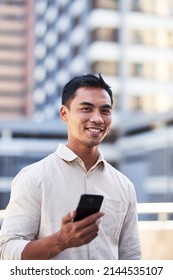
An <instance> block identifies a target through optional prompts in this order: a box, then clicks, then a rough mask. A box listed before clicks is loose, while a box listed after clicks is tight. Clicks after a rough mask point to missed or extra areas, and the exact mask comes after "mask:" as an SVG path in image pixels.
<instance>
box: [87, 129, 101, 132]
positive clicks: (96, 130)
mask: <svg viewBox="0 0 173 280" xmlns="http://www.w3.org/2000/svg"><path fill="white" fill-rule="evenodd" d="M88 130H90V131H93V132H100V131H101V129H96V128H89V129H88Z"/></svg>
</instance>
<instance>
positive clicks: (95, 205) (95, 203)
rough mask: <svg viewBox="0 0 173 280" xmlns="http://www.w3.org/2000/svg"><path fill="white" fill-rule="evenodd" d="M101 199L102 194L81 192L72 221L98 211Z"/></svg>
mask: <svg viewBox="0 0 173 280" xmlns="http://www.w3.org/2000/svg"><path fill="white" fill-rule="evenodd" d="M102 201H103V196H102V195H96V194H83V195H81V198H80V201H79V204H78V206H77V209H76V217H75V218H74V220H73V221H74V222H76V221H79V220H82V219H84V218H86V217H87V216H89V215H92V214H94V213H96V212H99V210H100V207H101V204H102Z"/></svg>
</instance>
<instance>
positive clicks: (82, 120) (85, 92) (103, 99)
mask: <svg viewBox="0 0 173 280" xmlns="http://www.w3.org/2000/svg"><path fill="white" fill-rule="evenodd" d="M60 116H61V119H62V120H63V121H65V122H66V123H67V126H68V146H69V147H71V148H73V149H74V148H75V149H78V148H79V147H80V145H85V146H87V147H93V146H97V145H98V144H99V143H100V142H101V141H102V140H103V138H104V137H105V136H106V134H107V133H108V132H109V130H110V125H111V120H112V105H111V99H110V96H109V94H108V93H107V92H106V91H105V90H104V89H102V88H93V87H81V88H79V89H78V90H77V91H76V95H75V97H74V98H73V99H72V100H71V102H70V105H69V108H67V107H66V106H62V108H61V110H60Z"/></svg>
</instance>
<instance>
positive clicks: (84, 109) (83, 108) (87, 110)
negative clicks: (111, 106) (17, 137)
mask: <svg viewBox="0 0 173 280" xmlns="http://www.w3.org/2000/svg"><path fill="white" fill-rule="evenodd" d="M81 109H82V111H84V112H90V111H91V108H90V107H82V108H81Z"/></svg>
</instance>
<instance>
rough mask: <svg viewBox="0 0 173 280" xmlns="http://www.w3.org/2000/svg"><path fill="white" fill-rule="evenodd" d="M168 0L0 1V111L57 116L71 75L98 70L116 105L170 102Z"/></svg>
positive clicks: (135, 108) (146, 106)
mask: <svg viewBox="0 0 173 280" xmlns="http://www.w3.org/2000/svg"><path fill="white" fill-rule="evenodd" d="M172 15H173V1H172V0H121V1H120V0H83V1H80V0H74V1H70V0H44V1H42V0H31V1H27V0H16V1H8V0H7V1H1V3H0V25H1V28H0V119H2V118H3V119H5V118H11V119H13V118H20V117H33V118H34V119H35V120H37V121H43V120H45V119H48V120H52V119H54V118H57V116H58V110H57V106H58V101H57V100H58V98H59V97H60V95H61V91H62V87H63V85H64V83H66V82H67V81H68V80H69V79H70V78H71V77H73V76H76V75H80V74H82V73H88V72H91V73H94V74H95V73H98V72H101V73H102V74H103V76H104V77H105V79H106V81H108V83H109V84H110V85H111V86H112V89H113V93H114V100H115V109H116V110H117V111H120V112H122V113H128V114H129V113H130V114H131V113H136V112H140V113H144V114H150V113H153V112H156V113H159V112H160V113H162V112H166V111H168V110H171V109H172V108H173V100H172V93H173V83H172V78H173V50H172V47H173V17H172Z"/></svg>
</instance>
